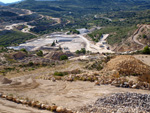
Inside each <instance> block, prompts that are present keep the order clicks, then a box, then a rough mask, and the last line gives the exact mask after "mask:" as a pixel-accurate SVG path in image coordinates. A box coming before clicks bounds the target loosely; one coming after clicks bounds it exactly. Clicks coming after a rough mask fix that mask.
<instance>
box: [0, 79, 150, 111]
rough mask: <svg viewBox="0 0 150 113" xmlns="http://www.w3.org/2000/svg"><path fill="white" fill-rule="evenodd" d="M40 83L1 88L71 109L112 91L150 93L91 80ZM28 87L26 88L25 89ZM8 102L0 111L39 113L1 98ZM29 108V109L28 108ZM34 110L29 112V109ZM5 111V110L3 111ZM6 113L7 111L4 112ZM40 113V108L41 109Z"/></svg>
mask: <svg viewBox="0 0 150 113" xmlns="http://www.w3.org/2000/svg"><path fill="white" fill-rule="evenodd" d="M37 82H38V83H39V84H40V85H39V86H38V87H36V88H34V89H32V90H31V89H28V88H27V89H26V88H25V87H24V88H23V89H24V90H23V91H22V90H21V89H20V87H19V88H18V90H17V88H15V90H16V91H14V90H13V88H12V89H11V90H9V91H8V89H7V88H6V89H5V88H0V91H3V92H5V93H7V94H13V95H18V96H19V97H26V98H29V99H33V100H38V101H40V102H43V103H49V104H52V103H55V104H56V105H60V106H64V107H67V108H70V109H75V110H77V109H78V108H80V107H82V106H84V105H86V104H90V103H92V102H94V101H96V99H97V98H99V97H101V96H104V95H109V94H111V93H120V92H136V93H142V94H149V93H150V92H149V91H147V90H137V89H126V88H117V87H114V86H110V85H102V86H95V85H94V83H91V82H81V81H77V82H64V81H57V82H52V81H49V80H37ZM25 89H26V90H25ZM1 103H6V104H4V105H3V106H1V107H0V111H4V108H7V110H8V111H11V109H14V111H15V109H16V111H15V112H7V113H20V111H21V110H22V111H23V112H22V113H34V112H36V113H38V112H37V109H31V108H29V107H25V106H21V105H19V106H17V104H15V103H11V102H7V101H6V102H5V100H2V99H0V104H1ZM28 108H29V109H28ZM17 109H19V110H17ZM30 110H31V111H32V112H29V111H30ZM2 113H3V112H2ZM4 113H5V112H4ZM39 113H40V110H39Z"/></svg>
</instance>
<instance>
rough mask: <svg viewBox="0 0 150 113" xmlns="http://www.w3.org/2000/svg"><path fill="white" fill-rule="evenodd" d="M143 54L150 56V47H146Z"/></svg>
mask: <svg viewBox="0 0 150 113" xmlns="http://www.w3.org/2000/svg"><path fill="white" fill-rule="evenodd" d="M142 53H143V54H150V48H149V47H148V46H146V47H144V50H143V51H142Z"/></svg>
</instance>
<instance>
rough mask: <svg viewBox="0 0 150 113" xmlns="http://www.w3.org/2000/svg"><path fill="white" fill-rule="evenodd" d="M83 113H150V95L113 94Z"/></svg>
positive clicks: (98, 101)
mask: <svg viewBox="0 0 150 113" xmlns="http://www.w3.org/2000/svg"><path fill="white" fill-rule="evenodd" d="M81 112H87V113H88V112H95V113H111V112H115V113H135V112H136V113H148V112H150V94H149V95H148V94H137V93H117V94H113V95H111V96H108V97H103V98H99V99H98V100H97V101H96V102H95V103H94V104H93V105H88V106H86V107H83V108H82V109H81Z"/></svg>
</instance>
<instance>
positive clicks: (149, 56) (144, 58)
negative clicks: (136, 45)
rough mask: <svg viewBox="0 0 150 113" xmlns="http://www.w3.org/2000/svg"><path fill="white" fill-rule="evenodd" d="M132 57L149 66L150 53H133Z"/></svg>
mask: <svg viewBox="0 0 150 113" xmlns="http://www.w3.org/2000/svg"><path fill="white" fill-rule="evenodd" d="M134 57H135V58H137V59H139V60H141V61H142V62H143V63H145V64H147V65H149V66H150V55H134Z"/></svg>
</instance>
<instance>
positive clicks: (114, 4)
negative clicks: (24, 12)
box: [11, 0, 150, 17]
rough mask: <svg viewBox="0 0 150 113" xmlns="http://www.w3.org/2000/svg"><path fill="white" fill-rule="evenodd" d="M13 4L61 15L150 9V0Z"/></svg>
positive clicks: (71, 0)
mask: <svg viewBox="0 0 150 113" xmlns="http://www.w3.org/2000/svg"><path fill="white" fill-rule="evenodd" d="M11 6H12V7H17V8H24V9H30V10H32V11H36V12H40V13H42V14H47V15H51V16H57V17H59V16H62V15H68V14H70V13H69V12H72V13H71V14H72V15H74V16H77V15H78V16H79V15H84V14H87V13H88V14H89V13H97V12H110V11H121V10H144V9H150V0H59V1H35V0H26V1H23V2H21V3H18V4H13V5H11Z"/></svg>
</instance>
